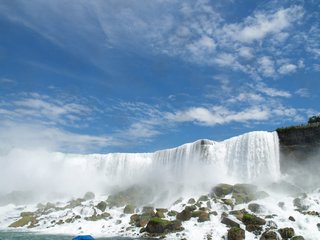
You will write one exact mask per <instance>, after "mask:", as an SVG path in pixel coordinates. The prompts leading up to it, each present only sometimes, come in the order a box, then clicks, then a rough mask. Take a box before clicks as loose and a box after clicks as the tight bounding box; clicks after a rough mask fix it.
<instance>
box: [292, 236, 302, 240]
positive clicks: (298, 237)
mask: <svg viewBox="0 0 320 240" xmlns="http://www.w3.org/2000/svg"><path fill="white" fill-rule="evenodd" d="M291 240H304V237H302V236H294V237H293V238H291Z"/></svg>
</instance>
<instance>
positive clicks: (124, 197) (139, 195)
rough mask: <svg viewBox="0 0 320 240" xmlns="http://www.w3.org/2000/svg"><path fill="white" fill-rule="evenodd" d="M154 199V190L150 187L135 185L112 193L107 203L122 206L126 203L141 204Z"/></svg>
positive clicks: (112, 205) (111, 205)
mask: <svg viewBox="0 0 320 240" xmlns="http://www.w3.org/2000/svg"><path fill="white" fill-rule="evenodd" d="M151 200H152V191H151V189H150V188H148V187H142V186H139V185H133V186H131V187H129V188H127V189H125V190H123V191H120V192H117V193H115V194H113V195H110V196H109V197H108V199H107V203H108V205H109V206H110V207H122V206H125V205H128V204H130V205H134V206H141V205H142V204H145V203H147V202H149V201H151Z"/></svg>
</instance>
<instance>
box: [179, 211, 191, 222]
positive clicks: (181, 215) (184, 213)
mask: <svg viewBox="0 0 320 240" xmlns="http://www.w3.org/2000/svg"><path fill="white" fill-rule="evenodd" d="M191 217H192V211H190V210H188V209H184V210H182V211H181V212H180V213H178V214H177V216H176V218H177V220H180V221H188V220H190V218H191Z"/></svg>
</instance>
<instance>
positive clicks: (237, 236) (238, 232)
mask: <svg viewBox="0 0 320 240" xmlns="http://www.w3.org/2000/svg"><path fill="white" fill-rule="evenodd" d="M243 239H245V231H244V230H243V229H241V228H239V227H232V228H230V229H229V231H228V240H243Z"/></svg>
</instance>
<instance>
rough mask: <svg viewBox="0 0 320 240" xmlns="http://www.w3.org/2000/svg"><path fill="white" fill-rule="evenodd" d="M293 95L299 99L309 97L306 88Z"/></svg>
mask: <svg viewBox="0 0 320 240" xmlns="http://www.w3.org/2000/svg"><path fill="white" fill-rule="evenodd" d="M295 93H296V94H297V95H299V96H300V97H310V91H309V89H307V88H300V89H298V90H297V91H296V92H295Z"/></svg>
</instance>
